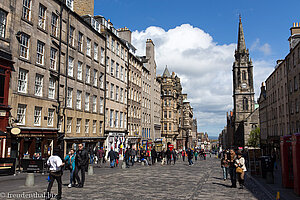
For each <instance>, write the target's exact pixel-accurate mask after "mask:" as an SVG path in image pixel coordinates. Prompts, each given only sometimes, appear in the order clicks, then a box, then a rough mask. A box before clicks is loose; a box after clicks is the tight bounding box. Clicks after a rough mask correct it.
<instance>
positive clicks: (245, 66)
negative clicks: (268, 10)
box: [232, 17, 255, 127]
mask: <svg viewBox="0 0 300 200" xmlns="http://www.w3.org/2000/svg"><path fill="white" fill-rule="evenodd" d="M232 72H233V117H234V121H235V124H236V127H238V126H239V124H240V123H241V122H243V121H245V120H246V118H247V117H248V116H249V115H250V114H251V113H252V112H253V111H254V109H255V108H254V87H253V65H252V61H251V59H250V58H249V49H246V44H245V37H244V31H243V25H242V20H241V17H240V19H239V31H238V44H237V49H236V50H235V61H234V63H233V68H232Z"/></svg>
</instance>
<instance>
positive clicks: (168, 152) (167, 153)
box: [166, 147, 172, 165]
mask: <svg viewBox="0 0 300 200" xmlns="http://www.w3.org/2000/svg"><path fill="white" fill-rule="evenodd" d="M171 155H172V154H171V151H170V149H169V147H168V148H167V151H166V156H167V165H171Z"/></svg>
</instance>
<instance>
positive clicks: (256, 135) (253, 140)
mask: <svg viewBox="0 0 300 200" xmlns="http://www.w3.org/2000/svg"><path fill="white" fill-rule="evenodd" d="M259 141H260V128H259V127H257V128H256V129H254V130H252V131H251V132H250V138H249V140H248V146H250V147H259Z"/></svg>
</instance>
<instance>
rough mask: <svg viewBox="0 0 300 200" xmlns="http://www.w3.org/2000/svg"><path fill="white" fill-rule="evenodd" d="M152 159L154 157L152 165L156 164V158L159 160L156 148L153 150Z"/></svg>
mask: <svg viewBox="0 0 300 200" xmlns="http://www.w3.org/2000/svg"><path fill="white" fill-rule="evenodd" d="M151 157H152V165H154V164H155V162H156V158H157V153H156V150H155V148H154V147H153V148H152V150H151Z"/></svg>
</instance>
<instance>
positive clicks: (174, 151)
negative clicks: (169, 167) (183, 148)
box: [172, 149, 177, 165]
mask: <svg viewBox="0 0 300 200" xmlns="http://www.w3.org/2000/svg"><path fill="white" fill-rule="evenodd" d="M172 157H173V162H174V165H175V163H176V160H177V152H176V150H175V149H173V150H172Z"/></svg>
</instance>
